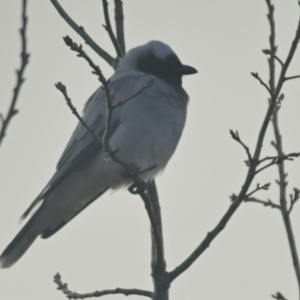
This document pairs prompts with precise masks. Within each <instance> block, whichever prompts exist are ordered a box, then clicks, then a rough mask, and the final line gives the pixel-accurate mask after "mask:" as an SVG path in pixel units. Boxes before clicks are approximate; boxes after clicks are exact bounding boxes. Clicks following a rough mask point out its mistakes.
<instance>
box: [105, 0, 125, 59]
mask: <svg viewBox="0 0 300 300" xmlns="http://www.w3.org/2000/svg"><path fill="white" fill-rule="evenodd" d="M102 6H103V12H104V18H105V24H106V25H103V27H104V28H105V29H106V31H107V32H108V35H109V37H110V40H111V42H112V43H113V45H114V48H115V50H116V53H117V56H118V58H119V59H120V58H122V57H123V56H124V54H125V53H124V52H123V51H122V50H121V47H120V45H119V42H118V41H117V39H116V37H115V34H114V32H113V30H112V27H111V24H110V18H109V12H108V2H107V0H102Z"/></svg>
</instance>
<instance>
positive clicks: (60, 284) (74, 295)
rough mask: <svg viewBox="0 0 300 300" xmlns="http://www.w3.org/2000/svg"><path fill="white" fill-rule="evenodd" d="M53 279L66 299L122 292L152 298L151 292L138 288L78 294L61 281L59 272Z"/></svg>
mask: <svg viewBox="0 0 300 300" xmlns="http://www.w3.org/2000/svg"><path fill="white" fill-rule="evenodd" d="M53 281H54V282H55V283H56V284H57V289H58V290H61V291H62V292H63V293H64V294H65V295H66V296H67V298H68V299H86V298H94V297H102V296H107V295H115V294H122V295H124V296H130V295H137V296H144V297H148V298H151V299H153V293H152V292H149V291H145V290H139V289H123V288H116V289H113V290H103V291H95V292H92V293H86V294H79V293H76V292H72V291H71V290H69V288H68V284H67V283H63V282H62V281H61V276H60V274H59V273H57V274H56V275H55V276H54V280H53Z"/></svg>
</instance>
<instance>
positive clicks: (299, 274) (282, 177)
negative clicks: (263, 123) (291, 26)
mask: <svg viewBox="0 0 300 300" xmlns="http://www.w3.org/2000/svg"><path fill="white" fill-rule="evenodd" d="M266 3H267V7H268V10H269V14H268V19H269V24H270V29H271V35H270V51H271V53H272V55H274V54H275V53H276V50H277V47H276V46H275V20H274V5H273V4H272V3H271V0H266ZM299 39H300V19H299V22H298V27H297V31H296V36H295V38H294V40H293V43H292V46H291V49H290V52H289V54H288V57H287V59H286V62H285V63H284V65H283V67H282V70H281V74H280V76H279V79H278V82H277V86H276V87H275V62H274V57H273V56H272V55H271V57H270V59H269V70H270V89H271V93H272V98H273V101H276V99H277V97H278V95H279V88H281V86H282V85H283V83H284V82H285V78H286V77H285V73H286V71H287V68H288V66H289V63H290V61H291V59H292V57H293V55H294V53H295V51H296V48H297V45H298V43H299ZM283 71H284V72H283ZM272 123H273V129H274V134H275V142H276V150H277V153H278V157H280V158H281V157H283V156H284V153H283V146H282V136H281V133H280V130H279V121H278V110H275V111H274V114H273V118H272ZM278 172H279V187H280V207H281V213H282V218H283V222H284V225H285V229H286V233H287V237H288V241H289V246H290V251H291V256H292V260H293V266H294V270H295V275H296V278H297V282H298V293H299V295H300V264H299V257H298V252H297V247H296V243H295V238H294V233H293V228H292V224H291V220H290V217H289V212H288V208H287V201H286V187H287V182H286V173H285V166H284V160H281V161H280V162H279V163H278Z"/></svg>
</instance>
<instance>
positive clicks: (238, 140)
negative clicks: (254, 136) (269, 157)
mask: <svg viewBox="0 0 300 300" xmlns="http://www.w3.org/2000/svg"><path fill="white" fill-rule="evenodd" d="M229 132H230V135H231V137H232V138H233V139H234V140H235V141H237V142H238V143H239V144H241V145H242V146H243V148H244V149H245V151H246V153H247V156H248V161H249V164H252V163H253V161H252V156H251V153H250V150H249V148H248V147H247V146H246V145H245V144H244V143H243V142H242V140H241V139H240V136H239V133H238V132H237V131H236V132H234V131H233V130H231V129H230V131H229Z"/></svg>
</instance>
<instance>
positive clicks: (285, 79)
mask: <svg viewBox="0 0 300 300" xmlns="http://www.w3.org/2000/svg"><path fill="white" fill-rule="evenodd" d="M296 78H300V75H296V76H290V77H285V78H284V81H287V80H291V79H296Z"/></svg>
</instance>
